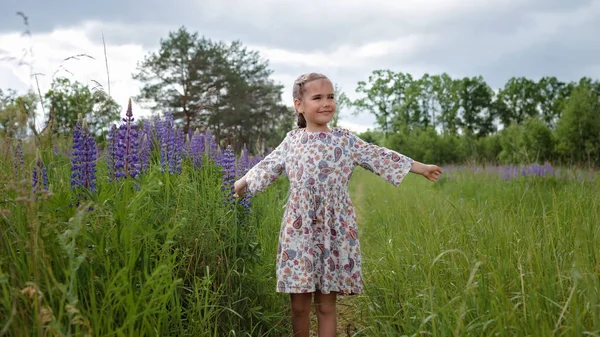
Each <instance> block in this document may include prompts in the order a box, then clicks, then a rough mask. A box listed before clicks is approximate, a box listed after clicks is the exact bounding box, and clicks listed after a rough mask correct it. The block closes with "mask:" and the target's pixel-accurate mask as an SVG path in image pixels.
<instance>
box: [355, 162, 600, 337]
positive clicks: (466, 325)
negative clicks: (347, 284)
mask: <svg viewBox="0 0 600 337" xmlns="http://www.w3.org/2000/svg"><path fill="white" fill-rule="evenodd" d="M352 188H353V189H352V196H353V198H354V200H359V203H358V209H359V213H360V214H361V216H362V218H363V222H362V223H360V224H359V226H360V229H361V230H360V234H361V246H362V252H363V256H364V259H365V263H364V272H365V283H366V287H367V292H366V296H363V297H362V298H361V308H360V309H361V311H362V313H363V315H364V316H365V317H366V319H365V322H363V327H362V332H363V333H364V335H365V336H392V335H394V336H400V335H407V336H414V335H431V336H530V335H533V336H581V335H590V336H598V335H600V294H599V293H600V279H599V278H600V248H599V246H598V242H600V206H599V205H600V193H598V191H600V184H599V181H598V179H596V180H595V183H590V182H577V181H559V180H556V179H533V178H527V179H526V178H520V179H519V180H517V181H513V182H511V183H507V182H505V181H504V180H502V179H501V178H500V177H499V176H498V175H493V174H486V173H473V172H471V171H464V172H455V173H453V175H452V179H442V180H440V181H439V182H438V183H437V184H435V185H433V184H431V183H430V182H428V181H426V180H425V179H423V178H422V177H417V176H409V177H407V178H406V180H405V181H404V182H403V184H402V185H401V186H400V187H399V188H398V189H395V188H394V187H393V186H392V185H390V184H387V183H386V182H385V181H383V180H382V179H381V178H379V177H376V176H374V175H372V174H370V173H367V172H365V171H364V170H360V171H359V172H357V173H356V175H355V177H354V178H353V181H352Z"/></svg>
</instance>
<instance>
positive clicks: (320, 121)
mask: <svg viewBox="0 0 600 337" xmlns="http://www.w3.org/2000/svg"><path fill="white" fill-rule="evenodd" d="M294 105H295V106H296V110H298V112H300V113H302V114H304V119H306V126H309V125H311V126H327V123H329V122H330V121H331V119H332V118H333V114H334V113H335V108H336V106H335V98H334V97H333V85H332V84H331V81H329V80H328V79H318V80H314V81H310V82H308V83H306V84H305V85H304V93H303V95H302V100H295V101H294Z"/></svg>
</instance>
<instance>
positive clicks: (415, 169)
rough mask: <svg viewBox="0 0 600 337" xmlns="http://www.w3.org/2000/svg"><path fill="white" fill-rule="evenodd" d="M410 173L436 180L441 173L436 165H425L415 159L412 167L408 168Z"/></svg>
mask: <svg viewBox="0 0 600 337" xmlns="http://www.w3.org/2000/svg"><path fill="white" fill-rule="evenodd" d="M410 172H411V173H415V174H420V175H422V176H423V177H425V178H427V179H429V180H431V181H433V182H436V181H437V180H438V178H439V176H440V174H442V173H443V172H442V169H441V168H439V167H438V166H437V165H427V164H423V163H421V162H418V161H416V160H413V163H412V167H411V168H410Z"/></svg>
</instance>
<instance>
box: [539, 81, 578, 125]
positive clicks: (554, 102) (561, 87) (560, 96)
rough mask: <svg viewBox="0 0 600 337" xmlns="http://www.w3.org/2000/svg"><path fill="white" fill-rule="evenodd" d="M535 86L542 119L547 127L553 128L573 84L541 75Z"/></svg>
mask: <svg viewBox="0 0 600 337" xmlns="http://www.w3.org/2000/svg"><path fill="white" fill-rule="evenodd" d="M537 86H538V102H539V105H540V113H541V115H542V119H543V121H544V122H545V123H546V125H547V126H548V127H550V128H554V126H555V125H556V121H557V120H558V119H559V118H560V115H561V112H562V109H563V106H564V104H565V101H566V100H567V98H568V97H569V94H570V91H571V90H572V87H573V86H572V85H571V84H567V83H565V82H561V81H559V80H558V79H556V77H542V78H541V79H540V81H539V82H538V85H537Z"/></svg>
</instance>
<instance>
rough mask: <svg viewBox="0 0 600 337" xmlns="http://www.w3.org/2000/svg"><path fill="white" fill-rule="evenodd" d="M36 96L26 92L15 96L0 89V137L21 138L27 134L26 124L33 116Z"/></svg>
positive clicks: (12, 91)
mask: <svg viewBox="0 0 600 337" xmlns="http://www.w3.org/2000/svg"><path fill="white" fill-rule="evenodd" d="M37 102H38V98H37V95H36V94H35V93H33V92H28V93H26V94H25V95H17V92H16V91H14V90H12V89H9V90H7V91H6V92H3V91H2V89H0V136H7V137H10V138H13V137H15V138H23V137H25V136H26V134H27V123H28V121H29V120H30V118H32V117H33V116H34V114H35V106H36V104H37Z"/></svg>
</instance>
